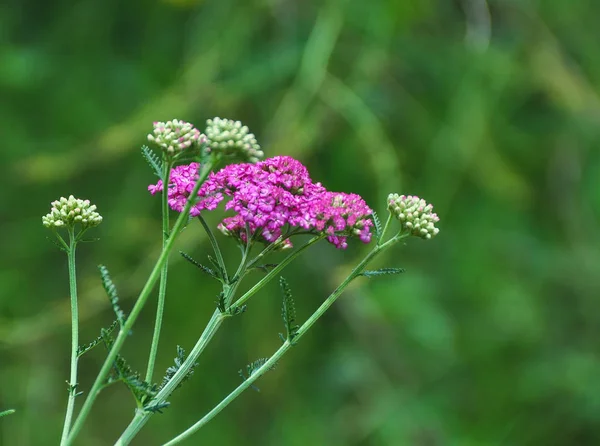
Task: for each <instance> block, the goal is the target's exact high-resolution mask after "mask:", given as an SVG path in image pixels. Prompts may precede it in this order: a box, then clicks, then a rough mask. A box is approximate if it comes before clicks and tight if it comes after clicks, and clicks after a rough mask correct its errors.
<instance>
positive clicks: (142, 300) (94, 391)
mask: <svg viewBox="0 0 600 446" xmlns="http://www.w3.org/2000/svg"><path fill="white" fill-rule="evenodd" d="M213 165H214V161H213V160H210V161H209V162H207V163H206V164H204V165H203V166H202V170H201V172H200V175H199V178H198V181H197V182H196V185H195V186H194V189H193V190H192V192H191V193H190V197H189V198H188V200H187V202H186V204H185V207H184V209H183V212H181V214H179V217H178V218H177V221H176V222H175V225H174V226H173V229H172V231H171V235H170V236H169V238H168V239H167V243H166V244H165V246H164V248H163V250H162V252H161V253H160V256H159V257H158V260H157V261H156V265H154V268H153V269H152V272H151V273H150V276H149V277H148V280H147V281H146V284H145V285H144V287H143V288H142V291H141V292H140V295H139V296H138V298H137V301H136V302H135V305H134V306H133V309H132V310H131V314H130V315H129V317H128V318H127V320H126V321H125V323H124V324H123V326H122V327H121V329H120V330H119V334H118V335H117V338H116V339H115V342H114V343H113V346H112V348H111V349H110V351H109V352H108V355H107V357H106V360H105V361H104V364H103V365H102V368H101V369H100V372H99V373H98V376H97V377H96V380H95V381H94V384H93V385H92V388H91V390H90V393H89V395H88V397H87V398H86V400H85V402H84V403H83V407H82V408H81V412H79V415H78V416H77V419H76V420H75V424H74V425H73V429H72V430H71V433H70V434H69V437H68V438H67V442H66V444H67V445H69V444H72V443H73V441H74V440H75V438H76V437H77V434H78V433H79V431H80V430H81V428H82V427H83V423H84V422H85V420H86V418H87V416H88V415H89V413H90V410H91V408H92V405H93V404H94V401H95V400H96V398H97V397H98V393H99V392H100V390H101V388H102V385H103V383H104V381H105V379H106V377H107V376H108V373H109V372H110V369H111V367H112V365H113V362H114V360H115V359H116V357H117V354H118V353H119V351H120V350H121V348H122V347H123V344H124V343H125V339H126V338H127V336H128V335H129V332H130V331H131V328H132V327H133V324H134V323H135V321H136V320H137V318H138V316H139V315H140V313H141V311H142V309H143V308H144V305H145V304H146V301H147V300H148V296H150V293H151V292H152V288H153V287H154V285H155V284H156V281H157V280H158V277H159V275H160V271H161V269H162V267H163V265H164V264H165V262H166V261H167V258H168V256H169V253H170V252H171V249H173V245H174V244H175V240H176V239H177V236H178V235H179V233H180V232H181V229H182V228H183V227H184V225H185V224H186V223H187V221H188V215H189V212H190V209H191V208H192V205H193V204H194V203H195V201H196V196H197V195H198V190H199V189H200V186H201V185H202V183H204V181H205V180H206V178H207V177H208V174H209V173H210V171H211V169H212V167H213Z"/></svg>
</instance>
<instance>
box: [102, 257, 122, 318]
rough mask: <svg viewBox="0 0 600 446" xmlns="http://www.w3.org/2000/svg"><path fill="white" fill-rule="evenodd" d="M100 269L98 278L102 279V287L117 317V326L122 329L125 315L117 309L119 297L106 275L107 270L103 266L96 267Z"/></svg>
mask: <svg viewBox="0 0 600 446" xmlns="http://www.w3.org/2000/svg"><path fill="white" fill-rule="evenodd" d="M98 268H99V269H100V278H101V279H102V286H104V290H105V291H106V294H107V295H108V299H109V300H110V304H111V305H112V309H113V311H114V312H115V315H116V316H117V321H118V322H119V325H120V326H121V327H122V326H123V324H124V323H125V313H123V310H121V307H119V296H118V295H117V287H116V286H115V284H114V283H113V281H112V279H111V278H110V274H109V273H108V269H107V268H106V267H105V266H104V265H100V266H98Z"/></svg>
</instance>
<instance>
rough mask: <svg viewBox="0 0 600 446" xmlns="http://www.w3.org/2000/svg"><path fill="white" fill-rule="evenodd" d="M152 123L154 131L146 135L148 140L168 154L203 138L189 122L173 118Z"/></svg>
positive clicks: (186, 147)
mask: <svg viewBox="0 0 600 446" xmlns="http://www.w3.org/2000/svg"><path fill="white" fill-rule="evenodd" d="M153 125H154V131H153V132H152V133H150V134H149V135H148V141H150V142H153V143H155V144H157V145H158V146H159V147H160V148H161V149H162V150H163V151H164V152H165V153H166V154H168V155H176V154H178V153H179V152H182V151H184V150H185V149H188V148H189V147H191V146H192V145H193V144H195V143H199V142H202V140H203V139H204V135H202V134H201V133H200V131H199V130H198V129H196V128H194V126H193V125H192V124H190V123H189V122H185V121H179V120H177V119H173V120H172V121H167V122H154V123H153Z"/></svg>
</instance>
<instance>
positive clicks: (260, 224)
mask: <svg viewBox="0 0 600 446" xmlns="http://www.w3.org/2000/svg"><path fill="white" fill-rule="evenodd" d="M198 168H199V165H198V163H191V164H189V165H182V166H177V167H175V168H174V169H173V170H172V171H171V178H170V183H169V191H168V200H169V206H170V207H171V208H172V209H173V210H176V211H179V212H181V211H182V210H183V208H184V206H185V203H186V201H187V198H188V197H189V194H190V193H191V191H192V189H193V188H194V184H195V181H196V179H197V178H198ZM162 189H163V184H162V181H159V182H158V184H156V185H151V186H149V187H148V190H149V191H150V193H151V194H155V193H157V192H159V191H162ZM198 196H199V200H198V201H197V202H196V203H195V204H194V206H193V207H192V209H191V212H190V215H192V216H197V215H199V214H200V212H201V211H203V210H213V209H215V208H216V207H217V206H218V204H219V203H220V202H221V201H223V200H224V199H225V197H226V196H227V197H230V198H231V199H230V200H229V201H228V202H227V203H226V205H225V209H226V210H233V211H234V212H235V214H234V215H233V216H231V217H226V218H225V219H224V220H223V221H222V222H221V223H220V224H219V229H221V230H222V231H223V232H224V233H225V234H228V235H233V236H236V237H238V238H240V239H242V240H245V238H246V225H248V228H249V230H250V233H251V234H253V235H256V236H258V237H259V239H262V240H263V241H265V242H274V241H275V240H277V239H278V238H279V236H281V235H282V231H283V230H284V228H286V227H290V228H302V229H304V230H306V231H307V232H311V233H321V234H326V235H327V240H328V241H329V242H330V243H332V244H333V245H335V246H336V247H337V248H341V249H344V248H346V247H347V238H348V237H349V236H357V237H359V238H360V240H362V241H363V242H364V243H368V242H370V241H371V227H372V226H373V222H372V220H371V219H370V218H369V216H370V215H371V214H372V210H371V209H370V208H369V207H368V206H367V204H366V203H365V202H364V200H363V199H362V198H361V197H360V196H358V195H355V194H345V193H341V192H329V191H327V190H326V189H325V188H324V187H323V186H322V185H321V183H313V182H312V181H311V179H310V176H309V174H308V170H307V169H306V167H304V166H303V165H302V163H300V162H299V161H297V160H295V159H293V158H291V157H289V156H277V157H274V158H269V159H266V160H264V161H260V162H258V163H256V164H250V163H246V164H230V165H228V166H226V167H225V168H223V169H221V170H220V171H218V172H216V173H211V174H210V176H209V177H208V179H207V180H206V182H205V183H204V184H203V185H202V187H201V188H200V191H199V192H198ZM286 245H287V246H291V243H290V242H289V241H286V242H284V246H286Z"/></svg>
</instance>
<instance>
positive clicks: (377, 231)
mask: <svg viewBox="0 0 600 446" xmlns="http://www.w3.org/2000/svg"><path fill="white" fill-rule="evenodd" d="M371 218H372V219H373V224H374V225H375V240H376V241H379V240H381V236H382V233H383V226H382V225H381V220H379V216H378V215H377V212H375V211H373V214H371Z"/></svg>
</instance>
